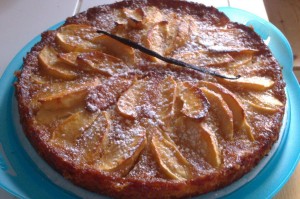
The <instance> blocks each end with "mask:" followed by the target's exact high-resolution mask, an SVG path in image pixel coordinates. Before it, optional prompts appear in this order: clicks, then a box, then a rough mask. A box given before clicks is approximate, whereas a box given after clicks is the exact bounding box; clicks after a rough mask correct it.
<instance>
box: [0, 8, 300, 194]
mask: <svg viewBox="0 0 300 199" xmlns="http://www.w3.org/2000/svg"><path fill="white" fill-rule="evenodd" d="M220 11H222V12H224V13H225V14H226V15H227V16H229V18H230V19H231V20H232V21H236V22H239V23H242V24H246V25H251V26H253V27H254V30H255V31H256V32H257V33H258V34H259V35H260V36H261V37H262V38H263V39H264V41H265V42H266V43H267V45H268V46H269V47H270V49H271V51H272V53H273V54H274V56H275V57H276V58H277V60H278V61H279V63H280V64H281V65H282V67H283V75H284V79H285V81H286V84H287V86H286V92H287V98H288V100H289V108H288V109H289V112H288V116H287V118H288V121H287V123H286V127H285V130H284V136H283V138H282V140H281V142H280V143H279V146H278V148H277V150H276V152H275V153H274V154H273V155H272V157H271V158H270V160H269V161H268V162H267V164H266V166H265V167H264V168H263V169H262V170H260V172H259V173H258V174H257V175H256V176H255V177H254V178H253V179H252V180H250V181H249V182H247V183H246V184H244V185H243V186H242V187H240V188H239V189H237V190H234V191H232V192H229V193H227V195H225V196H223V198H240V197H241V196H244V197H245V198H269V197H272V196H274V195H275V194H276V193H277V192H278V191H279V190H280V188H281V187H282V186H283V185H284V184H285V183H286V181H287V180H288V179H289V177H290V176H291V174H292V173H293V171H294V170H295V168H296V166H297V163H298V160H299V154H300V145H299V144H298V141H299V140H300V134H299V133H298V131H299V129H300V123H299V121H297V120H299V118H300V106H299V104H297V102H299V101H300V88H299V84H298V82H297V80H296V78H295V76H294V74H293V72H292V67H293V54H292V50H291V47H290V45H289V43H288V41H287V39H286V38H285V37H284V35H283V34H282V33H281V32H280V31H279V30H278V29H277V28H276V27H275V26H273V25H272V24H270V23H269V22H267V21H265V20H263V19H261V18H259V17H257V16H255V15H253V14H251V13H248V12H245V11H242V10H238V9H233V8H228V7H224V8H220ZM62 24H63V22H61V23H58V24H56V25H55V26H53V27H51V28H50V29H56V28H57V27H59V26H61V25H62ZM40 39H41V37H40V36H38V37H36V38H34V39H33V40H32V41H30V42H29V43H28V44H27V45H26V46H25V47H24V48H23V49H22V50H21V51H20V52H19V53H18V54H17V55H16V56H15V57H14V59H13V60H12V61H11V62H10V64H9V65H8V67H7V69H6V70H5V72H4V74H3V76H2V78H1V79H0V88H1V92H0V112H1V115H0V125H1V128H0V129H1V131H0V187H1V188H3V189H4V190H6V191H7V192H9V193H11V194H13V195H15V196H17V197H20V198H44V199H47V198H49V199H52V198H66V199H69V198H79V196H78V195H76V194H74V193H73V192H72V191H68V190H66V189H64V188H62V186H59V185H57V183H54V182H53V179H52V180H50V179H49V177H47V174H45V172H44V169H43V168H42V167H38V165H37V164H36V162H35V161H33V159H32V156H30V155H29V154H28V152H27V151H28V150H27V149H25V148H26V147H25V148H24V142H25V143H26V142H28V141H27V140H26V139H25V137H22V136H20V135H23V132H22V130H21V129H20V124H19V121H18V118H16V116H17V106H16V103H15V101H16V100H15V99H14V92H15V89H14V87H13V84H14V82H15V81H16V78H15V77H14V72H15V71H16V70H18V69H20V68H21V66H22V64H23V57H25V56H26V53H27V52H29V51H30V49H31V47H32V46H33V45H34V44H36V43H37V42H39V41H40ZM28 145H29V144H28V143H27V145H26V144H25V146H28ZM29 147H30V146H29ZM35 156H38V155H37V154H35ZM41 161H42V160H41ZM53 172H54V171H53ZM58 176H59V175H58ZM215 196H216V195H215ZM207 197H209V195H207ZM102 198H103V197H102Z"/></svg>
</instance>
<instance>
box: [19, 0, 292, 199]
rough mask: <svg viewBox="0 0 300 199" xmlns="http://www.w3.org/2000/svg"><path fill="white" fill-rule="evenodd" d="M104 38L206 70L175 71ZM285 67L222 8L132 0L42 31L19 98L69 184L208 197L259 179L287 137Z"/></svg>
mask: <svg viewBox="0 0 300 199" xmlns="http://www.w3.org/2000/svg"><path fill="white" fill-rule="evenodd" d="M96 29H100V30H105V31H108V32H110V33H113V34H115V35H118V36H121V37H125V38H127V39H130V40H132V41H135V42H137V43H139V44H142V45H143V46H145V47H147V48H149V49H151V50H153V51H156V52H158V53H159V54H161V55H163V56H166V57H172V58H175V59H178V60H181V61H184V62H187V63H190V64H194V65H196V66H197V67H201V68H207V69H211V70H214V71H217V72H219V73H221V74H224V75H228V76H233V75H234V76H236V75H241V76H242V77H241V78H240V79H237V80H228V79H223V78H218V77H215V76H212V75H207V74H203V73H200V72H197V71H195V70H191V69H186V68H182V67H179V66H175V65H171V64H166V63H165V62H163V61H161V60H158V59H157V58H154V57H151V56H149V55H146V54H143V53H141V52H139V51H138V50H135V49H133V48H131V47H130V46H126V45H124V44H121V43H119V42H117V41H115V40H113V39H111V38H109V37H108V36H104V35H102V34H98V33H96ZM284 86H285V84H284V82H283V80H282V75H281V69H280V66H279V65H278V63H277V62H276V60H275V59H274V58H273V57H272V55H271V53H270V51H269V49H268V48H267V47H266V45H265V44H264V43H263V41H262V40H261V39H260V38H259V36H258V35H256V34H255V33H254V31H253V30H252V29H251V28H249V27H246V26H243V25H240V24H237V23H232V22H230V21H229V19H228V18H227V17H226V16H225V15H224V14H223V13H220V12H219V11H217V10H216V9H215V8H212V7H205V6H203V5H200V4H195V3H189V2H182V1H160V0H148V1H124V2H118V3H115V4H112V5H107V6H106V5H104V6H99V7H95V8H91V9H89V10H88V11H86V12H83V13H80V14H78V15H76V16H74V17H71V18H68V19H67V20H66V23H65V24H64V25H63V26H62V27H61V28H59V29H58V30H56V31H47V32H45V33H43V34H42V40H41V42H39V43H38V44H36V45H35V46H34V47H33V48H32V50H31V52H30V53H28V55H27V56H26V58H25V59H24V66H23V69H22V71H21V73H20V74H19V75H18V82H17V83H16V96H17V99H18V104H19V111H20V116H21V123H22V125H23V128H24V131H25V133H26V135H27V137H28V139H29V140H30V141H31V143H32V144H33V146H34V147H35V148H36V150H37V151H38V152H39V153H40V155H41V156H42V157H43V158H44V159H45V160H46V161H47V162H48V163H49V164H50V165H51V166H53V167H54V168H55V169H56V170H57V171H58V172H60V173H61V174H62V175H63V176H64V177H66V178H67V179H69V180H71V181H72V182H74V183H75V184H77V185H79V186H82V187H84V188H87V189H89V190H92V191H95V192H98V193H101V194H105V195H109V196H113V197H121V198H123V197H124V198H168V197H187V196H194V195H198V194H203V193H206V192H210V191H213V190H216V189H218V188H221V187H224V186H226V185H228V184H230V183H231V182H233V181H235V180H237V179H238V178H240V177H242V176H243V175H244V174H245V173H247V172H249V171H250V170H251V169H252V168H253V167H254V166H255V165H256V164H257V163H258V162H259V161H260V160H261V158H263V157H264V156H265V155H266V154H267V153H268V152H269V150H270V149H271V147H272V145H273V144H274V142H275V141H276V140H277V139H278V135H279V130H280V127H281V125H282V118H283V114H284V107H285V100H286V99H285V92H284Z"/></svg>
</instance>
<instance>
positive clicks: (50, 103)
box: [38, 80, 98, 110]
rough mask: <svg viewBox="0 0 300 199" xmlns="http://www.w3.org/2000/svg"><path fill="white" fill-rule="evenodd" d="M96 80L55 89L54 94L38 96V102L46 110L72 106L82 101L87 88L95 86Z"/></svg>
mask: <svg viewBox="0 0 300 199" xmlns="http://www.w3.org/2000/svg"><path fill="white" fill-rule="evenodd" d="M97 84H98V80H95V81H93V82H89V83H86V84H84V85H81V86H78V87H74V88H72V89H71V90H70V89H68V88H65V89H63V90H60V91H57V92H55V93H54V94H50V95H47V96H45V97H40V98H39V99H38V102H40V103H41V106H42V107H43V108H44V109H46V110H50V109H51V110H57V109H65V108H71V107H74V106H76V105H78V104H80V103H83V101H84V98H85V97H86V95H87V93H88V88H91V87H93V86H96V85H97Z"/></svg>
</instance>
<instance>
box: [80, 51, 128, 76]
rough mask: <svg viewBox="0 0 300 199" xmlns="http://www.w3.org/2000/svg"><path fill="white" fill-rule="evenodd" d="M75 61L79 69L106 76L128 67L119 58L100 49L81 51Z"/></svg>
mask: <svg viewBox="0 0 300 199" xmlns="http://www.w3.org/2000/svg"><path fill="white" fill-rule="evenodd" d="M77 62H78V66H80V69H81V70H84V71H90V72H96V73H100V74H103V75H108V76H111V75H113V74H116V73H121V72H122V71H124V70H126V69H128V66H127V65H126V64H125V63H124V62H123V61H122V60H121V59H119V58H117V57H114V56H111V55H109V54H105V53H102V52H100V51H95V52H88V53H81V54H80V55H78V57H77Z"/></svg>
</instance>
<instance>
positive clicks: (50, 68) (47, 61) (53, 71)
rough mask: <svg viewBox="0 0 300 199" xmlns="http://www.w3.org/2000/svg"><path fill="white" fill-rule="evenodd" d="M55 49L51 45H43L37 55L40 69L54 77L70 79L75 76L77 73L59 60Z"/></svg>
mask: <svg viewBox="0 0 300 199" xmlns="http://www.w3.org/2000/svg"><path fill="white" fill-rule="evenodd" d="M57 54H58V53H57V51H56V50H55V49H54V48H53V47H51V46H45V47H44V48H43V49H42V51H41V52H40V53H39V55H38V61H39V65H40V66H41V68H42V70H43V71H44V72H45V73H47V74H49V75H51V76H54V77H56V78H61V79H66V80H72V79H75V78H77V74H76V73H75V72H74V71H72V70H71V69H70V67H69V66H68V65H67V64H65V63H63V62H60V60H59V58H58V57H57Z"/></svg>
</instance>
